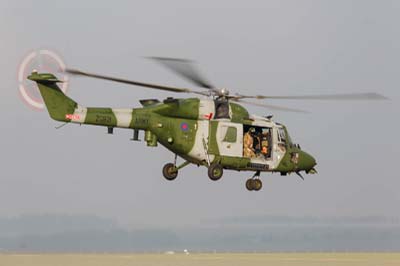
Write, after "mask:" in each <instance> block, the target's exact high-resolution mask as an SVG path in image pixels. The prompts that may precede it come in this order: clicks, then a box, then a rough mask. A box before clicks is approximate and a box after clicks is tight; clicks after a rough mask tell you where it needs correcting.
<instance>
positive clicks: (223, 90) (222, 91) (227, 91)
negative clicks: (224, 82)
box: [217, 88, 229, 97]
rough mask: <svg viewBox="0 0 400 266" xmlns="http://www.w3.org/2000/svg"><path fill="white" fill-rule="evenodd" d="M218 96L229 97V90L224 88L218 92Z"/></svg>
mask: <svg viewBox="0 0 400 266" xmlns="http://www.w3.org/2000/svg"><path fill="white" fill-rule="evenodd" d="M217 94H218V96H219V97H225V96H229V90H228V89H226V88H222V89H219V90H218V91H217Z"/></svg>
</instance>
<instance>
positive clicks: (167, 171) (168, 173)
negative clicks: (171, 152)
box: [162, 163, 178, 181]
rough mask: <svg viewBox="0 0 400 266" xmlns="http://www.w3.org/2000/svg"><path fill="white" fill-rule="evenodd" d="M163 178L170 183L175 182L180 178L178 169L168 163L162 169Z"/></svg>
mask: <svg viewBox="0 0 400 266" xmlns="http://www.w3.org/2000/svg"><path fill="white" fill-rule="evenodd" d="M162 173H163V176H164V177H165V179H167V180H168V181H172V180H174V179H175V178H176V177H177V176H178V169H176V166H175V165H174V164H173V163H167V164H166V165H164V167H163V169H162Z"/></svg>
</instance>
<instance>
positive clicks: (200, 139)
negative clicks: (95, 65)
mask: <svg viewBox="0 0 400 266" xmlns="http://www.w3.org/2000/svg"><path fill="white" fill-rule="evenodd" d="M29 79H31V80H34V81H36V82H37V83H38V87H39V90H40V92H41V94H42V96H43V99H44V101H45V104H46V106H47V109H48V111H49V114H50V116H51V117H52V118H53V119H55V120H58V121H64V122H72V123H78V124H88V125H98V126H105V127H108V128H129V129H133V130H142V131H144V132H145V133H144V139H145V141H146V142H147V145H148V146H153V147H154V146H157V143H160V144H161V145H163V146H165V147H166V148H167V149H168V150H170V151H171V152H173V153H175V154H177V155H179V156H180V157H182V158H184V159H185V160H187V161H189V162H191V163H194V164H197V165H204V166H208V165H209V164H210V163H212V162H218V163H219V164H221V165H222V166H223V167H224V168H226V169H234V170H251V171H270V172H282V173H288V172H293V171H296V172H297V171H301V170H305V171H310V170H311V169H312V168H313V167H314V165H315V160H314V158H312V157H311V156H310V155H308V154H307V153H305V152H304V151H302V150H300V149H299V147H298V146H296V145H294V144H293V143H292V142H291V140H290V138H289V134H288V132H287V129H286V127H285V126H283V125H281V124H278V123H275V122H273V121H272V120H270V119H268V118H264V117H258V116H251V115H249V113H248V112H247V110H246V109H245V108H243V107H242V106H240V105H238V104H236V103H233V102H229V104H228V105H227V106H228V109H229V110H228V111H229V115H228V116H226V117H224V118H216V117H218V116H217V114H216V113H217V112H218V110H217V102H216V101H215V100H212V99H198V98H189V99H173V98H167V99H166V100H164V102H162V103H160V102H158V101H157V100H142V101H141V103H142V105H143V107H141V108H134V109H116V108H90V107H88V108H86V107H82V106H80V105H78V104H77V103H76V102H74V101H73V100H71V99H70V98H68V97H67V96H65V95H64V94H63V93H62V92H61V90H59V88H58V86H57V85H56V82H58V80H56V78H55V77H54V76H53V75H51V74H37V73H33V74H32V75H30V76H29ZM249 126H254V127H260V128H262V127H263V128H269V129H271V133H272V136H271V143H270V144H269V145H271V154H272V155H271V157H270V158H269V159H268V160H266V159H260V158H249V157H244V154H243V136H244V133H245V128H246V127H249ZM279 134H281V135H282V134H284V135H286V136H287V137H286V138H285V140H284V141H283V140H282V138H281V137H280V135H279ZM294 155H296V156H297V157H296V156H294ZM295 157H296V158H295Z"/></svg>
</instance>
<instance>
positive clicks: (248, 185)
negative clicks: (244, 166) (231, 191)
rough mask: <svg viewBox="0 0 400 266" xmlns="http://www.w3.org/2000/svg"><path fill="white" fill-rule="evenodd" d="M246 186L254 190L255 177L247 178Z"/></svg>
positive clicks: (249, 189)
mask: <svg viewBox="0 0 400 266" xmlns="http://www.w3.org/2000/svg"><path fill="white" fill-rule="evenodd" d="M246 188H247V190H248V191H252V190H253V179H251V178H250V179H247V180H246Z"/></svg>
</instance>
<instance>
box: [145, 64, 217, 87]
mask: <svg viewBox="0 0 400 266" xmlns="http://www.w3.org/2000/svg"><path fill="white" fill-rule="evenodd" d="M148 58H150V59H152V60H154V61H156V62H157V63H159V64H161V65H163V66H164V67H166V68H168V69H170V70H172V71H173V72H175V73H176V74H178V75H180V76H181V77H183V78H185V79H186V80H188V81H190V82H192V83H194V84H196V85H197V86H200V87H202V88H207V89H214V88H215V86H214V85H212V84H211V83H210V82H208V81H207V80H206V79H205V78H204V77H203V76H202V75H200V72H199V71H198V70H197V68H196V67H195V65H194V62H193V61H190V60H187V59H177V58H165V57H148Z"/></svg>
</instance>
